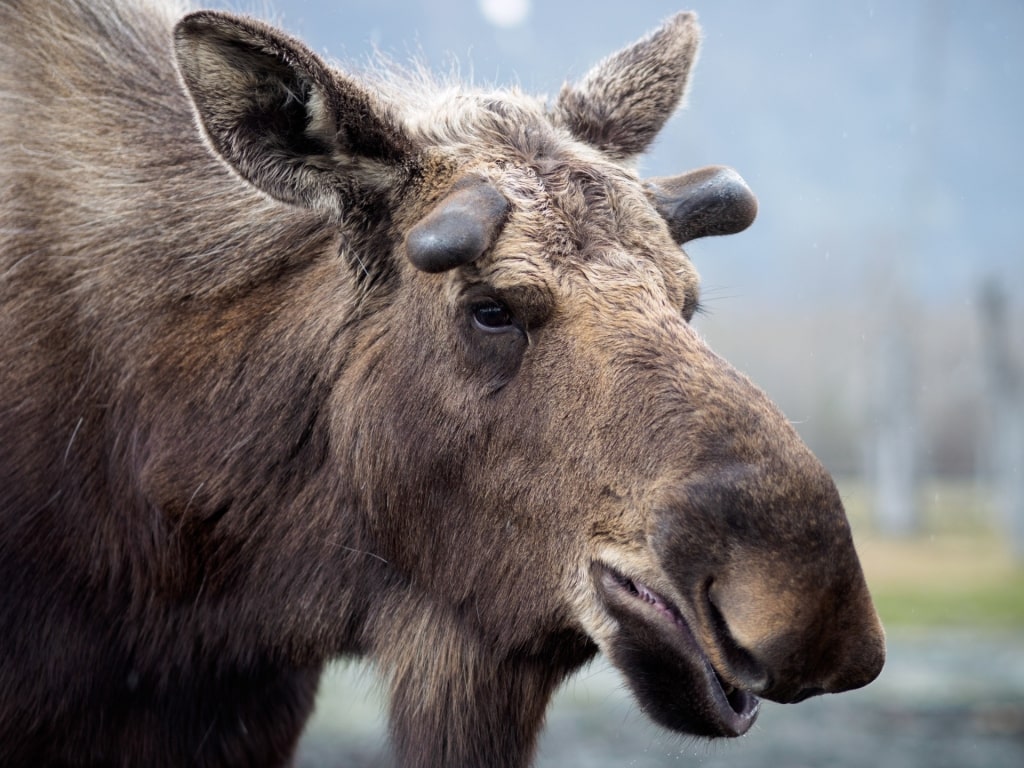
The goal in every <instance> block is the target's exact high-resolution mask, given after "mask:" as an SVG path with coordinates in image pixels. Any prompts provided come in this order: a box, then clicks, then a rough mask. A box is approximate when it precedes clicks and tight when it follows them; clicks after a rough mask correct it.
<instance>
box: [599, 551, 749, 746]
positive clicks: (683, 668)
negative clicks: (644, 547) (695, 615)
mask: <svg viewBox="0 0 1024 768" xmlns="http://www.w3.org/2000/svg"><path fill="white" fill-rule="evenodd" d="M594 569H595V573H594V575H595V577H596V579H595V581H596V583H597V585H598V589H599V592H600V593H601V595H602V597H603V598H604V602H605V605H606V607H607V609H608V611H609V613H611V615H612V616H613V617H614V618H616V619H617V620H618V623H619V631H618V633H617V634H616V636H615V637H614V638H613V639H612V641H611V643H610V644H609V645H610V647H608V648H606V649H605V650H606V652H607V653H608V654H609V656H610V658H611V660H612V662H613V663H614V664H615V665H616V666H617V667H619V669H620V670H622V672H623V673H624V674H625V676H626V680H627V682H628V683H629V686H630V688H631V689H632V691H633V694H634V695H635V696H636V698H637V700H638V702H639V704H640V706H641V707H642V708H643V709H644V711H645V712H646V713H647V714H648V715H649V716H650V717H651V718H652V719H653V720H655V721H656V722H658V723H660V724H661V725H663V726H665V727H667V728H670V729H672V730H675V731H681V732H684V733H689V734H693V735H696V736H711V737H715V736H741V735H743V734H744V733H746V732H747V731H749V730H750V728H751V726H753V724H754V721H755V720H756V719H757V715H758V711H759V708H760V702H759V700H758V698H757V697H756V696H754V695H753V694H752V693H750V692H749V691H746V690H743V689H741V688H737V687H735V686H734V685H732V684H730V683H729V682H727V681H726V680H725V679H724V678H723V676H722V675H721V674H719V672H718V671H717V670H716V669H715V667H714V665H713V664H712V663H711V660H710V659H709V658H708V655H707V653H705V651H704V650H703V648H702V647H701V645H700V643H699V642H698V641H697V637H696V635H695V634H694V632H693V630H692V629H691V628H690V625H689V624H688V623H687V621H686V619H685V618H684V617H683V615H682V613H681V612H680V610H679V609H678V608H677V607H676V605H675V604H674V603H673V602H672V601H671V600H669V599H668V598H666V597H665V596H664V595H661V594H659V593H658V592H656V591H655V590H653V589H651V588H650V587H648V586H647V585H646V584H644V583H643V582H642V581H640V580H638V579H636V578H631V577H628V576H626V575H624V574H622V573H620V572H619V571H617V570H615V569H614V568H612V567H611V566H608V565H605V564H603V563H595V564H594Z"/></svg>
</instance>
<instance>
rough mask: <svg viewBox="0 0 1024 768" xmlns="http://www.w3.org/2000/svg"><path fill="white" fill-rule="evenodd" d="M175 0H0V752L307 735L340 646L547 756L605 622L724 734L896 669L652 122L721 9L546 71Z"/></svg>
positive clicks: (256, 761)
mask: <svg viewBox="0 0 1024 768" xmlns="http://www.w3.org/2000/svg"><path fill="white" fill-rule="evenodd" d="M180 13H181V9H173V8H170V9H168V8H166V7H164V6H160V5H157V4H156V3H155V2H152V0H125V1H124V2H113V0H64V1H63V2H58V1H57V0H0V28H2V29H3V30H4V34H3V35H2V39H0V147H2V152H3V157H2V162H0V342H2V346H0V584H3V585H4V593H3V596H2V600H0V764H3V765H5V766H50V765H53V766H57V765H61V766H65V765H82V766H100V765H103V766H138V765H147V766H163V765H167V766H180V765H197V766H250V765H251V766H256V765H260V766H274V765H283V764H285V763H286V762H287V761H288V759H289V756H290V755H291V753H292V751H293V750H294V747H295V744H296V741H297V739H298V737H299V734H300V733H301V729H302V726H303V724H304V722H305V720H306V718H307V717H308V715H309V713H310V711H311V709H312V706H313V698H314V694H315V691H316V686H317V680H318V677H319V672H320V669H321V667H322V665H323V664H324V663H325V662H326V661H327V660H328V659H331V658H336V657H339V656H363V657H367V658H369V659H371V660H373V661H374V662H375V663H376V664H377V665H378V667H379V668H380V670H381V671H382V672H383V674H384V675H385V676H386V678H387V680H388V685H389V687H390V721H391V731H392V735H393V739H394V745H395V749H396V751H397V755H398V759H399V760H400V762H401V763H402V764H403V765H406V766H415V765H423V766H427V765H433V766H439V765H449V766H458V765H462V766H470V765H490V766H499V765H507V766H521V765H524V764H526V763H528V762H529V760H530V757H531V755H532V751H533V747H534V744H535V741H536V736H537V733H538V731H539V729H540V727H541V723H542V720H543V715H544V709H545V707H546V704H547V701H548V699H549V697H550V695H551V693H552V692H553V690H554V689H555V688H556V687H557V686H558V685H559V683H560V682H561V681H562V680H564V678H565V677H566V676H567V675H568V674H570V673H571V672H572V671H573V670H575V669H577V668H578V667H579V666H580V665H581V664H583V663H585V662H586V661H587V660H588V659H590V658H591V657H592V656H593V655H594V653H596V652H597V651H598V650H599V649H600V650H603V651H604V652H606V653H608V654H609V656H610V658H611V659H612V661H613V662H614V663H616V664H617V665H618V666H619V667H620V668H621V669H622V671H623V673H624V675H625V677H626V680H627V682H628V684H629V685H630V686H631V688H632V689H633V690H634V692H635V693H636V695H637V697H638V700H639V702H640V704H641V706H642V707H644V708H645V709H646V710H647V711H648V712H649V713H650V714H651V716H652V717H654V718H655V719H656V720H657V721H659V722H661V723H663V724H664V725H667V726H668V727H671V728H676V729H679V730H684V731H688V732H691V733H698V734H706V735H730V734H735V733H739V732H742V731H743V730H745V729H746V728H747V727H749V723H750V722H752V714H753V712H752V704H751V702H752V701H753V699H752V695H753V694H758V695H761V696H765V697H768V698H772V699H776V700H780V701H790V700H796V699H799V698H802V697H804V696H806V695H809V694H811V693H815V692H819V691H839V690H844V689H847V688H851V687H856V686H858V685H863V684H865V683H866V682H868V681H869V680H870V679H872V678H873V677H874V676H875V675H876V674H877V673H878V670H879V668H880V666H881V663H882V657H883V644H882V635H881V629H880V627H879V625H878V623H877V618H876V617H875V614H874V610H873V608H872V606H871V601H870V598H869V596H868V593H867V590H866V587H865V585H864V581H863V577H862V575H861V572H860V567H859V565H858V562H857V558H856V555H855V553H854V550H853V545H852V542H851V538H850V532H849V528H848V526H847V523H846V520H845V517H844V514H843V510H842V506H841V504H840V502H839V499H838V496H837V494H836V491H835V488H834V486H833V485H832V482H831V480H830V479H829V478H828V476H827V475H826V473H825V472H824V470H823V469H822V468H821V466H820V465H819V464H818V463H817V461H816V460H815V459H814V458H813V457H812V456H811V455H810V453H809V452H808V451H807V449H806V448H805V447H804V446H803V445H802V444H801V442H800V441H799V439H798V437H797V436H796V434H795V433H794V431H793V430H792V429H791V427H790V426H789V424H788V423H787V422H786V420H785V419H784V417H783V416H782V415H781V414H780V413H779V412H778V411H777V410H776V409H775V407H774V406H773V405H772V404H771V403H769V402H768V400H767V399H766V398H765V396H764V395H763V394H762V393H761V392H760V391H759V390H757V389H756V388H755V387H754V386H753V385H752V384H751V383H750V382H749V381H747V380H746V379H745V378H744V377H743V376H741V375H740V374H738V373H736V372H735V371H734V370H733V369H732V368H730V367H729V366H728V365H727V364H726V363H724V362H723V361H722V360H721V359H719V358H718V357H716V356H715V355H714V354H713V353H712V352H711V351H710V350H708V348H707V347H706V346H705V345H704V343H703V342H702V341H701V340H700V338H699V337H698V336H697V335H696V333H695V332H694V331H693V330H692V329H691V328H690V326H689V325H688V320H689V318H690V317H691V316H692V314H693V312H694V311H695V309H696V303H697V278H696V273H695V271H694V270H693V268H692V266H691V265H690V263H689V261H688V260H687V259H686V257H685V255H684V254H682V253H681V252H680V250H679V249H678V246H677V245H676V243H675V242H673V239H672V236H673V233H679V232H686V231H696V230H693V228H692V227H690V228H689V229H688V226H687V225H686V223H685V222H680V221H671V220H669V221H666V220H665V219H663V218H662V217H661V216H659V213H658V211H662V213H663V215H666V216H669V218H671V214H664V211H666V210H691V209H692V206H690V207H689V208H688V207H687V206H686V205H683V206H676V205H667V204H666V201H665V199H664V196H663V194H662V191H663V190H664V189H672V188H673V185H672V184H671V183H668V184H661V186H659V190H662V191H659V192H658V195H661V196H660V197H657V196H656V197H657V199H656V200H655V199H654V197H652V192H651V190H650V189H648V188H646V187H645V186H644V184H643V182H642V180H640V179H639V178H638V177H637V176H636V174H635V172H634V171H633V170H632V168H631V167H630V166H629V165H628V162H627V161H628V159H629V158H630V157H632V156H633V155H635V154H636V153H638V152H640V151H642V150H643V149H644V148H645V147H646V146H647V145H648V144H649V142H650V140H651V139H652V138H653V136H654V135H655V133H656V132H657V131H658V129H659V128H660V127H661V126H662V124H663V123H664V122H665V120H666V119H667V118H668V116H669V115H670V114H671V112H672V111H673V109H674V108H675V107H676V105H677V104H678V102H679V100H680V99H681V98H682V96H683V92H684V89H685V85H686V80H687V78H688V76H689V69H690V65H691V64H692V61H693V59H694V57H695V55H696V48H697V39H698V33H697V28H696V24H695V21H694V19H693V17H692V15H685V14H684V15H680V16H677V17H675V18H674V19H672V20H670V21H669V22H668V23H667V24H666V25H665V27H664V28H663V29H662V30H660V31H658V32H656V33H655V34H654V35H652V36H650V37H648V38H645V39H644V40H642V41H640V42H638V43H637V44H636V45H634V46H631V47H629V48H627V49H625V50H624V51H622V52H620V53H619V54H616V55H614V56H612V57H610V58H609V59H607V60H606V61H605V62H603V63H602V64H600V65H598V66H597V67H596V68H595V69H594V70H593V71H592V72H591V73H590V74H589V75H587V77H586V78H584V80H583V81H582V83H581V84H579V85H577V86H567V88H566V89H565V90H563V92H562V94H561V95H560V97H559V98H558V100H557V102H556V103H555V104H554V105H552V106H551V107H550V108H549V107H548V106H547V105H546V104H545V103H544V102H542V101H539V100H536V99H532V98H528V97H526V96H523V95H521V94H518V93H514V92H507V91H499V92H483V91H473V90H464V89H460V88H458V87H457V86H454V85H452V84H446V83H437V82H432V81H430V80H429V79H426V78H425V77H423V76H419V75H408V74H407V75H397V74H384V75H380V74H378V75H367V76H366V77H365V78H363V79H357V78H354V77H353V76H351V75H349V74H345V73H342V72H339V71H337V70H335V69H332V68H330V67H328V66H327V65H326V64H324V63H323V62H322V61H321V60H320V59H319V58H318V57H317V56H315V55H314V54H313V53H311V52H310V51H309V50H308V49H306V48H305V47H304V46H302V45H301V44H300V43H298V42H297V41H294V40H292V39H290V38H288V37H286V36H285V35H283V34H282V33H280V32H277V31H276V30H273V29H272V28H270V27H267V26H265V25H263V24H261V23H259V22H255V21H251V20H242V19H238V18H235V17H230V16H227V15H223V14H200V15H193V16H190V17H188V18H187V19H186V20H185V21H184V22H181V23H179V24H178V25H177V27H175V26H174V25H175V21H176V19H177V18H178V17H179V16H180ZM172 29H174V33H173V34H172ZM176 61H177V63H178V67H179V68H180V73H179V71H176V66H175V62H176ZM650 73H657V76H656V77H654V78H653V81H651V78H650V77H648V75H649V74H650ZM194 110H195V111H194ZM194 114H195V115H196V119H194V117H193V115H194ZM197 123H198V126H199V129H197ZM470 177H472V178H473V179H476V181H475V182H474V183H476V184H484V185H485V187H480V189H486V190H490V191H487V192H486V193H484V197H486V198H487V199H489V200H494V199H496V198H495V196H494V193H493V191H494V190H496V191H497V193H499V194H500V195H501V196H502V197H503V198H504V199H505V201H507V206H503V205H499V206H497V207H495V210H501V212H502V217H503V218H502V219H501V221H495V220H490V219H488V218H487V216H488V214H487V213H486V212H480V213H479V216H480V217H481V218H480V220H479V221H474V220H473V213H472V211H470V212H469V213H468V214H467V213H466V212H465V211H464V210H462V209H460V210H459V212H458V214H457V215H454V214H453V215H447V213H450V212H451V211H452V210H454V209H452V208H450V205H452V204H451V203H450V201H451V200H453V199H455V198H452V197H451V196H450V194H451V192H452V190H453V189H459V188H461V187H460V186H459V185H460V184H461V183H464V180H465V179H467V178H470ZM716 178H720V177H716ZM729 183H730V184H731V183H732V182H729ZM677 187H678V188H679V189H684V190H685V188H686V185H685V184H683V185H677ZM680 194H682V193H680ZM459 199H460V200H464V199H466V198H464V197H463V198H459ZM446 201H449V202H446ZM712 202H714V201H712ZM655 203H657V209H656V207H655ZM702 205H704V203H703V202H702ZM446 206H449V207H447V208H446ZM485 207H486V206H485ZM506 210H507V216H506V215H505V214H506ZM431 211H434V212H435V214H434V215H433V217H432V218H429V217H428V214H429V213H430V212H431ZM437 211H440V212H441V213H440V214H437V213H436V212H437ZM713 211H714V206H713V205H712V206H711V207H710V208H707V207H705V208H702V210H701V211H700V216H701V217H702V218H701V225H700V227H699V230H700V231H701V232H713V231H715V221H714V214H713ZM446 212H447V213H446ZM442 214H444V215H442ZM679 215H682V214H679ZM688 215H689V214H688ZM751 215H752V214H751ZM466 216H469V219H468V221H469V225H468V226H470V227H471V229H472V230H473V231H474V232H476V233H478V234H476V235H474V236H473V237H474V238H475V239H472V240H471V242H470V246H471V247H468V248H467V249H464V251H465V254H468V256H466V258H461V257H460V258H459V259H456V260H453V261H451V262H450V263H449V262H445V261H444V260H443V259H442V260H441V261H437V260H434V261H431V263H432V264H442V265H443V267H442V268H443V271H440V272H437V273H427V272H423V271H421V270H419V269H417V268H416V266H415V265H414V264H413V263H412V262H411V261H410V260H409V259H408V258H406V251H405V247H406V246H405V243H406V236H407V235H408V234H409V233H410V231H411V230H413V228H414V227H416V225H417V224H418V223H420V222H423V221H427V222H428V223H427V225H426V226H427V229H428V233H427V234H428V235H430V234H431V232H430V231H429V230H430V229H431V227H433V225H432V224H430V222H433V221H446V222H453V221H454V222H456V224H458V222H465V221H467V219H466V218H465V217H466ZM460 217H461V218H460ZM727 218H728V217H727ZM742 219H743V217H742V216H740V217H736V216H733V217H732V218H731V219H729V220H730V221H738V220H742ZM446 226H448V225H446ZM742 226H745V223H743V224H742ZM729 227H731V229H730V230H729V231H732V229H735V228H737V227H736V226H733V225H729ZM727 228H728V227H727ZM420 231H422V228H421V230H420ZM722 231H725V229H723V230H722ZM480 233H482V234H480ZM435 234H436V233H435ZM440 235H441V236H442V239H443V238H453V239H452V240H450V242H453V243H454V242H456V241H457V239H458V226H455V227H454V230H452V229H451V227H449V229H448V230H445V231H442V232H441V233H440ZM676 236H677V239H682V237H681V236H680V235H678V234H677V235H676ZM423 242H424V241H422V240H419V239H417V240H416V243H417V245H416V246H415V247H416V248H417V249H420V250H422V249H423V248H425V247H427V246H423V245H422V243H423ZM429 242H430V243H433V244H432V245H430V246H429V248H434V249H435V250H434V251H432V252H430V253H429V255H430V256H431V258H432V259H433V257H434V256H436V255H437V247H438V246H437V242H438V241H436V240H433V241H429ZM443 242H449V241H443ZM481 248H483V249H484V250H483V252H482V253H481ZM428 250H429V249H428ZM460 253H462V252H460ZM442 255H443V254H442ZM467 259H468V261H467ZM463 262H466V263H463ZM506 321H507V322H506ZM643 595H648V596H650V595H657V598H651V600H653V601H654V603H657V602H658V601H660V602H661V608H658V607H656V605H654V604H652V603H651V600H641V599H637V597H638V596H643ZM691 637H692V639H687V638H691ZM712 669H713V670H714V671H713V672H712ZM740 691H746V692H747V693H742V694H741V693H740ZM725 694H729V695H730V697H731V699H730V701H731V702H732V704H731V705H730V706H732V708H733V709H734V710H737V711H738V710H744V712H745V714H744V713H739V714H737V712H733V714H730V712H729V707H727V706H726V705H725V704H723V703H722V702H724V698H722V697H723V696H724V695H725ZM716 697H717V698H716ZM744 708H746V709H744ZM746 710H750V711H746ZM741 714H742V715H743V716H742V717H741V716H740V715H741ZM737 718H739V720H737ZM744 718H746V719H744Z"/></svg>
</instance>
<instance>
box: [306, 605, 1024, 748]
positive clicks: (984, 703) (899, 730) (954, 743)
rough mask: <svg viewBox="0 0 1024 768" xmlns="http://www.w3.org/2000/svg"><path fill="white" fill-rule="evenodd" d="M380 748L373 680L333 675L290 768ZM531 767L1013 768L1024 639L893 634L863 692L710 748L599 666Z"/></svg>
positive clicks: (359, 673)
mask: <svg viewBox="0 0 1024 768" xmlns="http://www.w3.org/2000/svg"><path fill="white" fill-rule="evenodd" d="M1021 599H1024V596H1022V598H1021ZM385 744H386V739H385V725H384V719H383V715H382V713H381V706H380V699H379V697H378V696H377V694H376V691H375V688H374V682H373V678H372V673H369V672H367V671H366V670H360V669H358V668H347V669H336V670H332V671H331V672H330V674H329V675H328V677H327V678H326V679H325V681H324V685H323V689H322V693H321V699H320V704H319V707H318V710H317V715H316V717H315V718H314V720H313V721H312V722H311V724H310V726H309V729H308V730H307V734H306V737H305V739H304V741H303V743H302V746H301V748H300V753H299V757H298V760H297V766H298V767H299V768H340V767H341V766H358V767H361V766H375V767H376V766H380V767H383V766H390V765H391V764H392V763H391V761H390V758H389V756H388V753H387V749H386V745H385ZM537 766H538V768H555V767H556V766H584V767H592V768H611V767H612V766H631V767H633V768H656V767H658V768H660V767H661V766H677V767H678V766H682V767H683V768H686V767H691V766H692V768H726V767H728V768H754V766H758V768H763V767H765V766H767V767H768V768H818V767H819V766H821V767H822V768H824V767H825V766H827V767H828V768H925V767H926V766H927V768H1021V767H1022V766H1024V633H1022V632H1019V631H1018V632H985V633H976V632H969V631H948V630H943V631H939V630H929V631H909V630H904V631H902V632H899V633H895V634H891V635H890V638H889V656H888V662H887V664H886V668H885V670H884V672H883V673H882V676H881V677H880V678H879V679H878V680H877V681H876V682H875V683H873V684H872V685H871V686H869V687H868V688H866V689H864V690H862V691H857V692H854V693H848V694H842V695H840V696H829V697H824V698H818V699H812V700H810V701H807V702H804V703H802V704H798V705H794V706H780V705H773V704H770V703H768V704H765V705H764V706H763V709H762V713H761V716H760V719H759V722H758V724H757V725H756V726H755V728H754V729H753V731H752V732H751V733H750V734H748V735H747V736H745V737H743V738H742V739H739V740H736V741H729V742H714V743H709V742H704V741H697V740H693V739H683V738H680V737H678V736H675V735H672V734H669V733H667V732H665V731H663V730H661V729H659V728H657V727H656V726H654V725H652V724H650V723H649V721H647V720H646V718H645V717H644V716H643V715H642V713H640V712H639V710H638V709H637V707H636V706H635V705H634V704H633V703H632V701H631V699H630V697H629V694H628V692H626V691H625V690H624V689H623V685H622V682H621V680H620V679H619V677H618V675H617V673H616V672H615V671H614V670H612V669H610V668H608V667H607V665H605V664H604V663H603V662H602V661H597V662H595V663H594V665H592V666H591V667H590V668H588V669H586V670H584V671H582V672H581V673H579V674H578V675H577V676H576V677H575V678H573V680H571V681H570V682H569V683H568V684H567V685H566V686H565V687H564V689H563V690H562V691H561V692H560V693H559V695H558V697H557V699H556V701H555V703H554V705H553V707H552V709H551V710H550V712H549V715H548V726H547V729H546V730H545V733H544V735H543V737H542V740H541V744H540V750H539V754H538V759H537Z"/></svg>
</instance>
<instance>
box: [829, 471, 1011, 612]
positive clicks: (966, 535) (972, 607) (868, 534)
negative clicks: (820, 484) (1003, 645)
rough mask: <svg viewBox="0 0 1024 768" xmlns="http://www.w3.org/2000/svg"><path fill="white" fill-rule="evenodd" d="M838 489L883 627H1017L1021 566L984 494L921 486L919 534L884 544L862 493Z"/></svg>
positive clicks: (970, 487) (851, 487) (850, 487)
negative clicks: (841, 495)
mask: <svg viewBox="0 0 1024 768" xmlns="http://www.w3.org/2000/svg"><path fill="white" fill-rule="evenodd" d="M840 487H841V489H842V492H843V498H844V502H845V503H846V506H847V511H848V513H849V516H850V520H851V522H852V524H853V527H854V535H855V538H856V540H857V549H858V552H860V556H861V562H862V563H863V565H864V573H865V575H866V577H867V580H868V585H869V586H870V587H871V593H872V595H873V597H874V599H875V605H876V606H877V607H878V612H879V614H880V615H881V617H882V621H883V623H884V624H886V625H887V626H891V627H894V628H895V627H914V626H920V627H932V628H934V627H943V626H948V627H970V628H975V629H989V628H992V629H995V628H1012V629H1021V628H1024V562H1021V561H1019V560H1018V561H1015V560H1014V559H1013V557H1012V556H1011V554H1010V550H1009V547H1008V546H1007V542H1006V539H1005V537H1004V536H1002V535H1001V533H1000V530H999V526H998V525H997V524H996V523H995V518H996V515H995V514H994V511H993V504H992V500H991V494H990V493H989V492H988V491H987V490H986V489H985V488H980V487H978V486H976V485H974V484H973V483H968V482H963V483H956V482H948V481H945V482H931V483H928V484H926V485H925V486H924V487H923V488H922V490H921V492H920V493H919V495H918V505H919V506H918V519H919V522H920V530H919V532H918V533H917V534H916V535H914V536H909V537H905V538H900V539H891V538H885V537H883V536H881V535H880V534H879V533H878V531H877V529H876V527H875V526H874V524H873V519H872V518H873V516H872V510H871V497H870V491H869V489H867V488H865V487H864V486H863V485H860V484H856V483H840Z"/></svg>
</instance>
